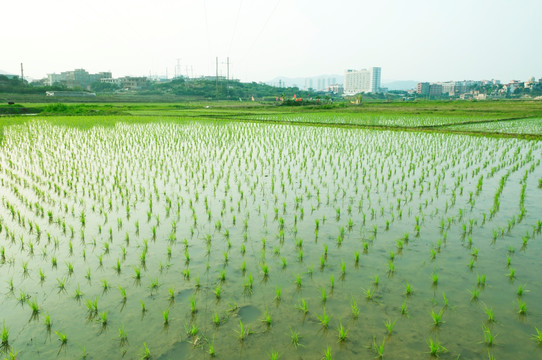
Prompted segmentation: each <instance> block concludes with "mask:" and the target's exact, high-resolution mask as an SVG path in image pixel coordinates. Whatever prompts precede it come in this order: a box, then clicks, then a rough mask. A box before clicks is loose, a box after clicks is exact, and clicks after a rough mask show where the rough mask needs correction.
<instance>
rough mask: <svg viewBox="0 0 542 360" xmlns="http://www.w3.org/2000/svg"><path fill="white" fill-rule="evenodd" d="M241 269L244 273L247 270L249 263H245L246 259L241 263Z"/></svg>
mask: <svg viewBox="0 0 542 360" xmlns="http://www.w3.org/2000/svg"><path fill="white" fill-rule="evenodd" d="M241 271H242V272H243V273H244V272H245V271H247V264H246V263H245V260H243V262H242V263H241Z"/></svg>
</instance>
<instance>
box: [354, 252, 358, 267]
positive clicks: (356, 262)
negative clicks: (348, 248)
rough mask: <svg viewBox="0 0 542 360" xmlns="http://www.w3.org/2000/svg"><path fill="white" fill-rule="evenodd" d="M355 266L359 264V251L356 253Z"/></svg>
mask: <svg viewBox="0 0 542 360" xmlns="http://www.w3.org/2000/svg"><path fill="white" fill-rule="evenodd" d="M354 264H355V265H358V264H359V251H356V252H355V253H354Z"/></svg>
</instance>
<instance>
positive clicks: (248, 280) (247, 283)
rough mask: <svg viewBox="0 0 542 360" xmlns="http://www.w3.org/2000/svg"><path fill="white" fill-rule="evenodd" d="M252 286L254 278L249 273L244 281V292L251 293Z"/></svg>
mask: <svg viewBox="0 0 542 360" xmlns="http://www.w3.org/2000/svg"><path fill="white" fill-rule="evenodd" d="M253 284H254V278H253V277H252V274H251V273H248V275H247V278H246V279H245V290H247V291H252V288H253V286H254V285H253Z"/></svg>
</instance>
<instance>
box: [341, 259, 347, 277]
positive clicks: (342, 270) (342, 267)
mask: <svg viewBox="0 0 542 360" xmlns="http://www.w3.org/2000/svg"><path fill="white" fill-rule="evenodd" d="M341 275H342V276H344V275H346V264H345V263H344V261H342V262H341Z"/></svg>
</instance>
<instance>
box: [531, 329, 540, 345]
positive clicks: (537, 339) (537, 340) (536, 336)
mask: <svg viewBox="0 0 542 360" xmlns="http://www.w3.org/2000/svg"><path fill="white" fill-rule="evenodd" d="M534 329H535V331H536V334H533V336H532V339H533V340H534V341H536V342H537V343H538V345H542V330H538V328H536V327H535V328H534Z"/></svg>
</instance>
